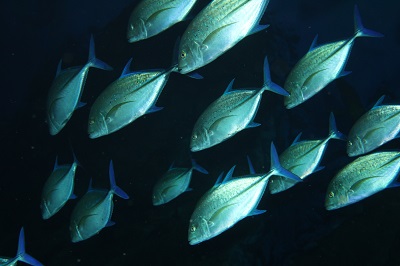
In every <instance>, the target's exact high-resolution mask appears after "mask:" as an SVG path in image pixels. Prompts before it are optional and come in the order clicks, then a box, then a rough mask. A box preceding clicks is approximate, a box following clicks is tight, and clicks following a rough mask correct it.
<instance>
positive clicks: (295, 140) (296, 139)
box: [291, 132, 303, 146]
mask: <svg viewBox="0 0 400 266" xmlns="http://www.w3.org/2000/svg"><path fill="white" fill-rule="evenodd" d="M301 134H303V132H300V133H299V134H297V136H296V138H295V139H294V140H293V142H292V145H291V146H293V145H294V144H296V143H297V142H299V141H300V137H301Z"/></svg>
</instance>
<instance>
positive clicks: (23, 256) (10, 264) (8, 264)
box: [0, 227, 43, 266]
mask: <svg viewBox="0 0 400 266" xmlns="http://www.w3.org/2000/svg"><path fill="white" fill-rule="evenodd" d="M18 261H22V262H25V263H26V264H29V265H33V266H42V265H43V264H42V263H40V262H39V261H38V260H36V259H35V258H33V257H32V256H31V255H29V254H28V253H26V252H25V233H24V228H23V227H22V228H21V230H20V232H19V239H18V251H17V255H16V256H15V257H14V258H4V257H0V265H1V266H16V265H17V262H18Z"/></svg>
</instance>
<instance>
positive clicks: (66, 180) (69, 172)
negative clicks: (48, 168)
mask: <svg viewBox="0 0 400 266" xmlns="http://www.w3.org/2000/svg"><path fill="white" fill-rule="evenodd" d="M74 158H75V156H74ZM77 166H78V162H77V160H76V158H75V160H74V162H73V163H72V164H66V165H58V163H57V158H56V162H55V164H54V169H53V172H52V173H51V175H50V176H49V178H48V179H47V180H46V183H45V184H44V186H43V190H42V200H41V204H40V208H41V209H42V218H43V219H49V218H50V217H52V216H53V215H54V214H56V213H57V212H58V211H59V210H60V209H61V208H62V207H63V206H64V205H65V203H66V202H67V201H68V200H69V199H75V198H76V196H75V195H74V194H73V190H74V179H75V173H76V167H77Z"/></svg>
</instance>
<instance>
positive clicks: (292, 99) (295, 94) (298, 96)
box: [284, 82, 306, 109]
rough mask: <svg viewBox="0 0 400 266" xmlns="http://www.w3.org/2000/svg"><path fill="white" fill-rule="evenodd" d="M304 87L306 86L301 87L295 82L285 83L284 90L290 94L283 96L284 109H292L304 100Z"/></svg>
mask: <svg viewBox="0 0 400 266" xmlns="http://www.w3.org/2000/svg"><path fill="white" fill-rule="evenodd" d="M305 89H306V88H304V87H301V86H300V85H299V84H298V83H297V82H287V83H285V90H287V91H288V92H289V93H290V95H288V96H286V97H284V105H285V107H286V109H292V108H294V107H296V106H297V105H299V104H301V103H302V102H304V101H305V100H306V99H305V97H304V94H303V91H304V90H305Z"/></svg>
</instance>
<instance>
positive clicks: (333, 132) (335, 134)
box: [328, 112, 347, 141]
mask: <svg viewBox="0 0 400 266" xmlns="http://www.w3.org/2000/svg"><path fill="white" fill-rule="evenodd" d="M331 138H332V139H340V140H344V141H346V140H347V137H346V136H345V135H344V134H343V133H342V132H340V131H339V130H338V129H337V127H336V121H335V116H334V115H333V113H332V112H331V114H330V116H329V136H328V139H331Z"/></svg>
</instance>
